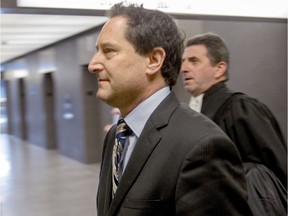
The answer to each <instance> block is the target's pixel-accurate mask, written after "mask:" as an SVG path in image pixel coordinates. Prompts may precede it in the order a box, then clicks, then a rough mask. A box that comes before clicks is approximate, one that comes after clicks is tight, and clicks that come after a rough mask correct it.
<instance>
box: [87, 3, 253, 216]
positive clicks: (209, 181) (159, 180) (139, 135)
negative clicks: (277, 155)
mask: <svg viewBox="0 0 288 216" xmlns="http://www.w3.org/2000/svg"><path fill="white" fill-rule="evenodd" d="M108 16H109V17H110V19H109V20H108V21H107V23H106V24H105V25H104V26H103V28H102V30H101V32H100V33H99V36H98V39H97V41H96V49H97V51H96V53H95V55H94V56H93V58H92V59H91V61H90V63H89V66H88V69H89V71H90V72H91V73H95V74H96V75H97V77H98V91H97V97H98V98H99V99H101V100H103V101H104V102H106V103H107V104H109V105H111V106H113V107H117V108H119V110H120V120H119V121H118V122H119V123H118V125H117V128H116V125H114V126H113V127H112V128H111V129H110V130H109V131H108V133H107V136H106V138H105V141H104V146H103V152H102V163H101V171H100V181H99V187H98V194H97V211H98V216H112V215H123V216H138V215H139V216H140V215H142V216H153V215H155V216H156V215H157V216H161V215H163V216H169V215H171V216H172V215H179V216H180V215H181V216H186V215H189V216H190V215H195V216H196V215H197V216H208V215H223V216H228V215H229V216H234V215H235V216H236V215H242V216H249V215H250V213H251V212H250V208H249V206H248V204H247V194H246V181H245V177H244V170H243V166H242V163H241V159H240V156H239V152H238V151H237V149H236V146H235V145H234V144H233V143H232V142H231V140H230V139H229V138H228V137H227V136H226V135H225V133H223V132H222V130H221V129H220V128H219V127H217V126H216V125H215V124H214V123H213V122H212V121H211V120H209V119H208V118H207V117H205V116H204V115H202V114H199V113H197V112H195V111H193V110H192V109H190V108H189V107H188V106H185V105H181V104H180V103H179V101H178V99H177V98H176V96H175V94H174V92H173V90H172V86H173V85H175V83H176V81H177V77H178V74H179V71H180V66H181V56H182V52H183V37H182V36H181V34H180V32H179V31H178V29H177V26H176V24H175V23H174V21H173V19H172V18H171V17H170V16H169V15H167V14H165V13H163V12H160V11H157V10H148V9H144V8H143V7H142V6H137V5H133V4H132V5H129V6H124V5H123V4H121V3H119V4H116V5H114V6H113V7H112V8H111V10H110V11H109V12H108ZM115 136H116V138H115Z"/></svg>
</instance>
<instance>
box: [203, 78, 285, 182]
mask: <svg viewBox="0 0 288 216" xmlns="http://www.w3.org/2000/svg"><path fill="white" fill-rule="evenodd" d="M233 93H234V92H233V91H232V90H230V89H228V88H227V86H226V84H225V83H218V84H216V85H215V86H213V87H212V88H210V89H209V90H208V91H207V92H205V95H204V98H203V103H202V109H201V113H203V114H204V115H206V116H208V117H209V118H210V119H212V120H213V121H215V122H216V123H217V124H218V125H219V126H220V127H221V128H222V130H224V131H225V132H226V134H227V135H228V136H229V137H230V139H232V140H233V141H234V143H235V144H236V145H237V147H238V150H239V152H240V154H241V157H242V160H243V162H253V163H259V164H263V165H265V166H267V167H268V168H269V169H271V170H272V171H273V172H274V173H275V175H276V176H277V177H278V178H279V179H280V181H281V182H282V184H283V185H284V186H285V187H286V188H287V144H286V141H285V139H284V136H283V134H282V132H281V129H280V127H279V124H278V122H277V120H276V118H275V117H274V115H273V114H272V112H271V111H270V110H269V108H268V107H267V106H266V105H265V104H263V103H261V102H260V101H258V100H256V99H254V98H251V97H249V96H247V95H245V94H241V95H240V96H239V97H237V99H236V100H231V103H230V104H228V106H227V107H226V109H225V111H224V112H221V113H222V114H221V116H220V118H219V116H218V115H217V116H218V117H217V118H218V119H217V120H216V119H215V117H216V113H217V111H218V110H219V108H220V107H221V106H222V104H223V103H224V102H225V101H226V100H227V99H228V98H229V97H230V96H231V95H232V94H233ZM226 105H227V104H225V106H226Z"/></svg>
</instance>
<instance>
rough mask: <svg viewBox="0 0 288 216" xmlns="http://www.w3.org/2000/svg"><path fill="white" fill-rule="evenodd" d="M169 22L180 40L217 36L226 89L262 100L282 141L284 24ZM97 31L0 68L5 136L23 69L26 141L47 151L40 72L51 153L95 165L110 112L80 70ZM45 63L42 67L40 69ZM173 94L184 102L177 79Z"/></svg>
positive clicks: (15, 120) (15, 123) (15, 121)
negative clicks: (50, 120) (51, 106)
mask: <svg viewBox="0 0 288 216" xmlns="http://www.w3.org/2000/svg"><path fill="white" fill-rule="evenodd" d="M176 21H177V24H178V25H179V27H181V28H183V29H184V31H185V32H186V34H187V38H188V37H191V36H193V35H195V34H199V33H204V32H207V31H212V32H215V33H218V34H220V35H221V36H222V37H223V38H224V40H225V41H226V43H227V45H228V48H229V50H230V54H231V66H230V81H229V82H228V85H229V86H230V87H231V88H233V89H235V90H239V91H243V92H245V93H248V94H249V95H251V96H253V97H256V98H258V99H260V100H261V101H263V102H264V103H266V104H267V105H268V107H269V108H271V110H272V111H273V113H274V114H275V116H276V118H277V119H278V121H279V123H280V126H281V128H282V130H283V132H284V134H285V137H286V138H287V134H286V131H287V121H286V120H287V20H280V21H278V20H276V21H275V20H271V19H270V20H268V19H265V20H262V19H261V20H259V19H252V18H251V19H246V20H245V19H240V20H237V19H236V20H235V19H233V20H231V19H229V18H227V19H216V20H213V19H206V20H199V19H196V18H195V19H193V17H191V18H187V19H186V18H185V19H183V18H181V19H180V18H179V19H177V20H176ZM100 28H101V26H100V27H97V28H95V29H91V30H89V31H87V32H83V33H81V34H79V35H76V36H74V37H71V38H69V39H66V40H63V41H60V42H58V43H55V44H52V45H51V46H49V47H45V48H43V49H41V50H37V51H35V52H33V53H30V54H27V55H26V56H23V57H21V58H19V59H15V60H12V61H10V62H7V63H5V64H4V65H3V67H4V69H5V79H7V80H8V81H9V85H8V86H9V92H10V93H9V95H11V96H9V97H10V98H8V100H9V104H10V105H9V106H10V109H11V112H10V113H11V114H10V118H9V119H10V121H11V122H10V123H11V124H12V126H11V128H12V129H11V131H10V133H11V134H13V135H15V136H18V137H21V128H20V127H19V122H20V116H21V115H20V114H19V109H18V106H19V96H18V95H17V92H18V88H19V86H18V85H17V82H18V79H19V78H17V77H15V74H14V72H15V70H18V69H19V68H20V69H25V70H27V71H28V73H27V75H26V76H25V77H23V79H24V80H25V93H26V94H25V95H26V105H25V106H26V127H27V140H28V141H29V142H30V143H32V144H35V145H38V146H42V147H44V148H51V146H49V145H48V142H47V129H46V128H45V127H46V126H45V121H46V118H47V116H46V114H45V111H44V110H45V107H44V98H43V97H44V96H43V94H44V92H43V91H44V90H43V86H42V85H43V73H47V72H49V73H53V83H54V93H55V95H54V98H55V116H54V118H55V128H56V130H57V136H56V138H55V139H56V141H55V142H56V143H57V145H55V146H53V147H52V148H56V150H57V151H59V152H60V153H61V154H63V155H66V156H67V157H70V158H73V159H75V160H78V161H81V162H83V163H97V162H99V161H100V160H101V149H102V143H103V140H104V138H105V133H104V131H103V127H104V125H106V124H108V123H110V122H112V116H111V115H110V111H111V107H109V106H108V105H106V104H105V103H103V102H101V101H99V100H98V99H96V97H95V93H96V91H97V82H96V78H95V76H93V75H92V76H90V75H91V74H89V72H88V71H87V65H88V63H89V60H90V59H91V57H92V56H93V54H94V52H95V41H96V38H97V36H98V33H99V31H100ZM43 53H45V55H44V54H43ZM47 53H49V55H48V54H47ZM43 56H44V57H43ZM45 65H46V66H47V65H49V66H48V67H47V68H46V69H45V67H44V66H45ZM43 68H44V69H43ZM88 74H89V75H88ZM93 79H94V80H93ZM91 80H92V81H91ZM174 89H175V91H176V94H177V95H178V96H179V98H180V100H181V101H182V102H185V103H188V101H189V94H188V93H187V92H186V91H185V90H184V87H183V82H182V76H181V75H180V76H179V79H178V82H177V85H176V86H175V88H174ZM12 116H13V117H12Z"/></svg>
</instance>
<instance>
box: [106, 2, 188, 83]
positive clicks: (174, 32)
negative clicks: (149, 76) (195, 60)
mask: <svg viewBox="0 0 288 216" xmlns="http://www.w3.org/2000/svg"><path fill="white" fill-rule="evenodd" d="M107 16H108V17H110V18H112V17H115V16H125V17H127V18H128V22H127V29H126V31H125V36H126V39H127V40H128V41H129V42H130V43H131V44H132V46H133V47H134V49H135V50H136V52H137V53H138V54H140V55H145V54H148V53H149V52H151V51H152V50H153V49H154V48H155V47H162V48H163V49H164V50H165V52H166V58H165V59H164V62H163V65H162V68H161V73H162V76H163V77H164V79H165V81H166V83H167V84H168V85H169V86H173V85H175V84H176V82H177V78H178V75H179V71H180V68H181V59H182V53H183V42H184V36H183V34H182V33H181V32H180V31H179V29H178V28H177V25H176V23H175V22H174V20H173V18H172V17H171V16H170V15H168V14H166V13H164V12H161V11H158V10H151V9H145V8H144V7H143V4H142V5H140V6H137V5H136V4H130V5H128V6H124V4H123V3H117V4H115V5H114V6H112V8H111V9H110V10H109V11H107Z"/></svg>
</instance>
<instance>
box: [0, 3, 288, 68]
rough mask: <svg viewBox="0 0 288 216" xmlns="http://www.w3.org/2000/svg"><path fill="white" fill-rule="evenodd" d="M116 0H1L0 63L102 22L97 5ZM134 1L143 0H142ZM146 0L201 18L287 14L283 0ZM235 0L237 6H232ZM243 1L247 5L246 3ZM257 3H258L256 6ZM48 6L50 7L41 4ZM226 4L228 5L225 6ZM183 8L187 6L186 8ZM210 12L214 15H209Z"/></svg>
mask: <svg viewBox="0 0 288 216" xmlns="http://www.w3.org/2000/svg"><path fill="white" fill-rule="evenodd" d="M117 1H119V0H108V1H107V0H99V1H98V0H97V1H96V0H95V1H94V0H92V1H91V0H81V1H80V0H69V1H67V0H53V1H52V0H47V1H44V0H41V1H39V0H38V1H35V0H34V1H33V0H1V16H0V18H1V34H0V39H1V45H0V46H1V52H0V63H1V64H2V63H5V62H7V61H9V60H12V59H15V58H18V57H21V56H23V55H25V54H27V53H29V52H32V51H34V50H37V49H39V48H42V47H45V46H48V45H50V44H53V43H55V42H57V41H60V40H62V39H65V38H68V37H71V36H73V35H76V34H78V33H81V32H83V31H86V30H88V29H91V28H94V27H96V26H99V25H101V24H103V23H104V22H105V21H106V20H107V18H106V17H105V16H104V11H105V10H103V8H99V7H100V6H101V7H103V6H105V7H110V6H111V5H112V3H113V2H117ZM134 1H136V2H144V1H142V0H134ZM21 2H22V4H24V2H28V3H32V2H33V4H36V3H37V5H36V6H31V5H22V6H21V5H20V6H18V4H19V3H21ZM60 2H62V3H68V4H67V5H65V6H63V7H62V8H52V7H51V5H52V3H55V4H58V5H59V3H60ZM72 2H73V4H72ZM147 2H149V3H150V4H151V2H153V4H156V5H157V7H160V9H162V10H164V11H165V10H167V9H169V7H170V10H171V11H174V15H176V14H175V13H176V12H175V11H177V10H176V9H177V8H178V7H180V6H179V5H182V6H181V9H183V7H184V6H185V8H186V9H185V10H186V12H184V13H182V12H181V13H179V12H177V13H178V15H179V14H180V15H179V16H181V17H182V18H183V17H184V18H187V16H188V19H191V16H194V17H193V18H195V19H202V18H203V17H205V16H206V17H207V16H208V17H210V18H211V15H212V19H215V18H218V16H219V15H220V16H224V17H225V16H230V18H231V17H233V16H236V17H243V16H244V17H245V16H247V17H254V18H255V17H262V18H263V17H264V18H265V17H270V18H271V17H272V18H280V19H283V18H284V19H285V20H286V21H287V14H288V1H287V0H274V1H273V2H271V1H263V0H241V1H231V2H230V1H226V0H217V1H215V0H203V1H196V0H195V1H193V0H190V1H187V0H177V3H176V2H175V1H174V0H154V1H145V4H147ZM229 2H230V3H229ZM40 3H41V4H44V3H46V4H47V5H44V6H43V8H41V4H40ZM76 3H77V4H76ZM172 3H173V4H172ZM179 3H180V4H179ZM188 3H189V4H188ZM236 3H237V6H235V4H236ZM93 4H94V7H93ZM247 4H249V5H250V6H251V7H247ZM260 4H261V7H258V6H259V5H260ZM223 5H225V7H223ZM48 6H50V8H45V7H48ZM72 6H73V7H74V8H72ZM80 6H81V7H80ZM208 6H209V7H208ZM228 6H229V9H227V7H228ZM79 7H80V8H79ZM161 7H162V8H161ZM187 8H189V10H188V12H187ZM172 9H173V10H172ZM178 9H179V8H178ZM236 9H237V10H236ZM238 9H239V11H238ZM240 9H242V10H240ZM171 11H170V12H171ZM166 12H169V11H168V10H167V11H166ZM172 13H173V12H172ZM191 14H192V15H191ZM193 14H194V15H193ZM213 15H216V16H214V17H213ZM185 16H186V17H185ZM175 17H176V16H175Z"/></svg>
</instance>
